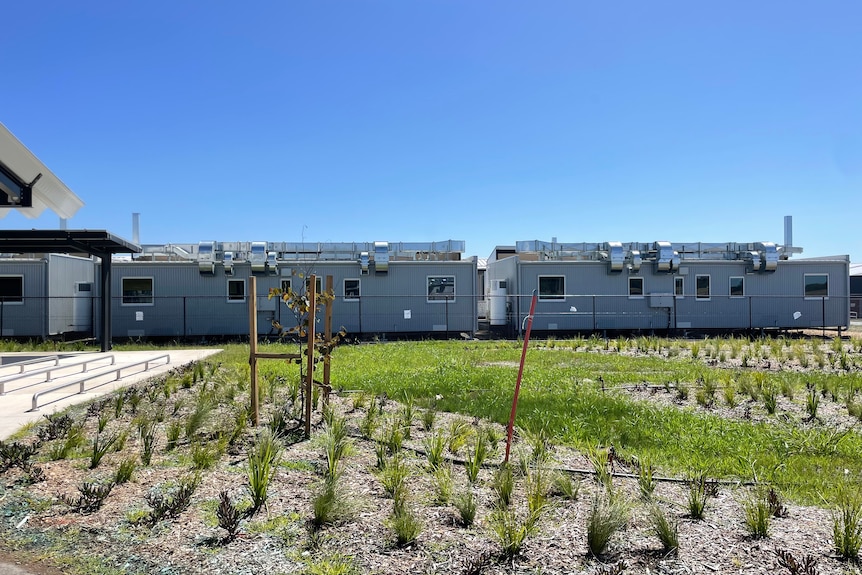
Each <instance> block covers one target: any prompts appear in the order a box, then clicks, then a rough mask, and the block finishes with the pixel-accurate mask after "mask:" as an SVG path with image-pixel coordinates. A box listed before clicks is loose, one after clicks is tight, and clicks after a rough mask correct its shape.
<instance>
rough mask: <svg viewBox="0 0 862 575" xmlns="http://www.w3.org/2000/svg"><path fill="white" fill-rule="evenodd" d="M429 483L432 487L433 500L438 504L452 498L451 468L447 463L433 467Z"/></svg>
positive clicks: (445, 502)
mask: <svg viewBox="0 0 862 575" xmlns="http://www.w3.org/2000/svg"><path fill="white" fill-rule="evenodd" d="M431 484H432V485H433V487H434V502H435V503H437V504H439V505H446V504H447V503H449V500H450V499H452V468H451V467H450V466H449V465H440V466H438V467H435V468H434V472H433V475H432V476H431Z"/></svg>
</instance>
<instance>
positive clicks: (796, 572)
mask: <svg viewBox="0 0 862 575" xmlns="http://www.w3.org/2000/svg"><path fill="white" fill-rule="evenodd" d="M775 554H776V555H777V556H778V566H779V567H784V568H785V569H787V570H788V571H790V575H817V567H816V565H817V560H816V559H815V558H814V557H813V556H811V555H805V556H804V557H803V558H802V561H798V560H797V559H796V557H794V556H793V555H792V554H791V553H790V552H789V551H784V550H783V549H776V550H775Z"/></svg>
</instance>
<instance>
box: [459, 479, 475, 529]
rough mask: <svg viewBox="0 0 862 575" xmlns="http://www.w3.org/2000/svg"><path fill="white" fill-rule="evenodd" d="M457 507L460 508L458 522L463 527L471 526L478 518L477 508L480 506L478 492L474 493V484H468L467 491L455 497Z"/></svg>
mask: <svg viewBox="0 0 862 575" xmlns="http://www.w3.org/2000/svg"><path fill="white" fill-rule="evenodd" d="M454 503H455V509H457V510H458V523H460V524H461V526H463V527H470V526H471V525H473V522H474V521H475V520H476V509H477V507H478V504H477V501H476V494H475V493H473V486H472V485H468V486H467V489H466V490H465V491H462V492H461V493H459V494H458V496H457V497H455V501H454Z"/></svg>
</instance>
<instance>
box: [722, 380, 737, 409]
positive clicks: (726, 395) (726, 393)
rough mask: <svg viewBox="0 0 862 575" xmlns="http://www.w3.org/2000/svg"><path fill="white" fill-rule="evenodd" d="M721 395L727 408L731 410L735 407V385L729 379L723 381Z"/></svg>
mask: <svg viewBox="0 0 862 575" xmlns="http://www.w3.org/2000/svg"><path fill="white" fill-rule="evenodd" d="M721 395H722V398H723V399H724V404H725V405H726V406H727V407H729V408H731V409H733V408H734V407H736V403H737V402H736V384H735V383H734V381H733V380H732V379H731V378H727V379H725V381H724V386H723V387H722V388H721Z"/></svg>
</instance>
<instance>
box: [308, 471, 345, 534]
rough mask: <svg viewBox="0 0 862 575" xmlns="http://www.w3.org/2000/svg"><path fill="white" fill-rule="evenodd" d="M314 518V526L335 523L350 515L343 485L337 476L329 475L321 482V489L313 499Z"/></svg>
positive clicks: (318, 526)
mask: <svg viewBox="0 0 862 575" xmlns="http://www.w3.org/2000/svg"><path fill="white" fill-rule="evenodd" d="M311 509H312V513H313V516H312V520H311V524H312V526H313V527H314V528H316V529H319V528H320V527H323V526H324V525H334V524H335V523H337V522H339V521H341V520H342V519H344V518H345V517H347V515H348V506H347V501H346V499H345V497H344V492H343V487H342V486H341V484H340V482H339V481H338V478H337V477H327V478H325V479H324V480H323V482H322V483H321V486H320V488H319V491H318V492H317V494H316V495H315V496H314V498H313V499H312V500H311Z"/></svg>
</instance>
